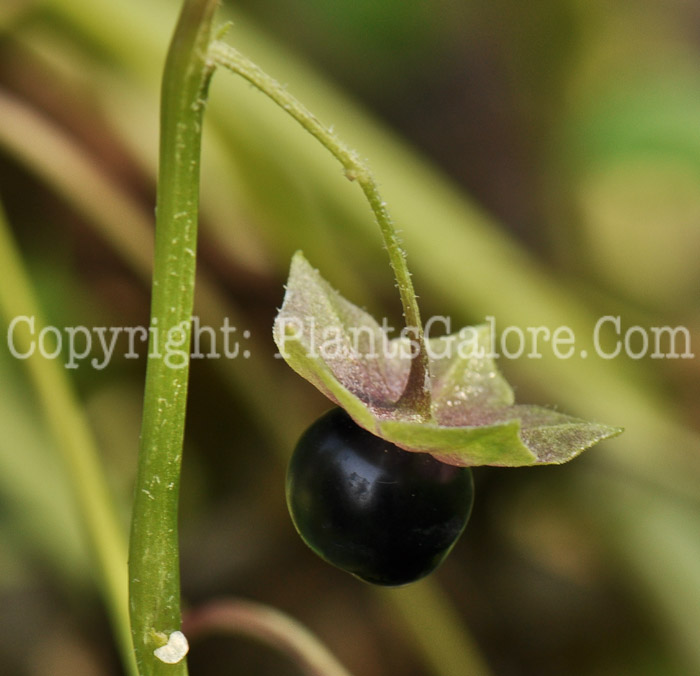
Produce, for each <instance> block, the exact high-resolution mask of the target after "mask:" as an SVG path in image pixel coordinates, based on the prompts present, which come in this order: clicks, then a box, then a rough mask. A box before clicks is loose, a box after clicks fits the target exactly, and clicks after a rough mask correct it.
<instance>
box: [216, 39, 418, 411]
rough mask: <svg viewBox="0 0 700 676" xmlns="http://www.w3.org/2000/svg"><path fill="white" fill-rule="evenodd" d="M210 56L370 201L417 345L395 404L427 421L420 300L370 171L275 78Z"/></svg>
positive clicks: (242, 61) (224, 49)
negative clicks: (286, 118) (305, 135)
mask: <svg viewBox="0 0 700 676" xmlns="http://www.w3.org/2000/svg"><path fill="white" fill-rule="evenodd" d="M209 51H210V55H211V58H212V59H213V60H214V61H215V62H216V63H217V64H219V65H221V66H224V67H225V68H228V69H229V70H231V71H233V72H234V73H237V74H238V75H240V76H241V77H243V78H244V79H246V80H247V81H248V82H250V83H251V84H252V85H253V86H255V87H256V88H257V89H259V90H260V91H261V92H263V93H264V94H265V95H266V96H268V97H269V98H270V99H272V100H273V101H274V102H275V103H276V104H277V105H279V106H280V107H281V108H282V109H283V110H284V111H285V112H286V113H288V114H289V115H291V117H293V118H294V119H295V120H296V121H297V122H298V123H299V124H300V125H301V126H302V127H304V129H306V131H308V132H309V133H310V134H311V135H312V136H313V137H314V138H316V139H317V140H318V141H319V142H320V143H321V144H322V145H323V146H324V147H325V148H326V149H327V150H328V151H329V152H330V153H331V154H332V155H333V156H334V157H335V158H336V159H337V160H338V161H339V162H340V163H341V164H342V165H343V168H344V169H345V175H346V176H347V177H348V178H349V179H350V180H353V181H357V183H358V185H359V186H360V188H361V189H362V192H363V193H364V195H365V197H366V199H367V202H368V203H369V206H370V208H371V209H372V212H373V213H374V217H375V219H376V221H377V224H378V225H379V229H380V230H381V233H382V237H383V239H384V244H385V246H386V249H387V252H388V254H389V262H390V263H391V268H392V270H393V272H394V277H395V278H396V284H397V286H398V289H399V295H400V297H401V305H402V307H403V313H404V319H405V322H406V329H407V331H408V332H409V336H410V338H411V339H412V340H413V341H415V345H416V350H415V356H414V358H413V359H412V361H411V370H410V373H409V378H408V383H407V385H406V388H405V390H404V393H403V395H402V396H401V398H400V399H399V401H398V402H397V405H398V406H404V405H405V406H409V407H410V408H411V409H413V410H417V411H419V412H420V413H421V414H422V415H423V416H424V417H425V418H428V417H430V393H429V390H428V387H427V382H428V358H427V354H426V350H425V344H424V338H423V325H422V323H421V318H420V310H419V309H418V301H417V300H416V293H415V291H414V288H413V282H412V280H411V273H410V272H409V271H408V266H407V265H406V254H405V252H404V250H403V248H402V247H401V243H400V241H399V238H398V235H397V233H396V228H395V227H394V224H393V221H392V219H391V216H390V215H389V211H388V209H387V206H386V203H385V202H384V200H383V199H382V197H381V195H380V194H379V189H378V187H377V182H376V181H375V179H374V177H373V175H372V172H371V171H370V170H369V167H368V166H367V164H366V163H365V162H363V161H362V160H361V159H360V158H359V156H358V155H357V153H356V152H355V151H354V150H352V149H350V148H348V147H347V146H346V145H345V144H344V143H343V142H342V141H341V140H340V139H339V138H338V137H337V136H336V135H335V134H334V133H333V132H332V131H331V130H330V129H328V128H327V127H325V126H324V125H323V124H321V122H319V120H318V119H317V118H316V117H315V116H314V115H313V114H312V113H311V112H310V111H309V110H308V109H307V108H306V107H305V106H304V105H303V104H302V103H301V102H300V101H298V100H297V99H296V98H294V97H293V96H292V95H291V94H290V93H289V92H288V91H287V90H286V89H285V88H284V87H283V86H282V85H280V84H279V82H277V81H276V80H275V79H274V78H272V77H270V76H269V75H268V74H267V73H265V72H264V71H263V70H261V69H260V67H259V66H257V65H256V64H255V63H253V62H252V61H250V60H249V59H247V58H246V57H245V56H243V55H242V54H241V53H240V52H238V51H237V50H236V49H234V48H233V47H231V46H230V45H227V44H225V43H223V42H220V41H214V42H212V43H211V46H210V50H209Z"/></svg>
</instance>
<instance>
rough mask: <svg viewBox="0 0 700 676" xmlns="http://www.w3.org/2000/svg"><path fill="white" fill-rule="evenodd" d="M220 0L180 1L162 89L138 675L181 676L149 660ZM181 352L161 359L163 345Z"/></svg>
mask: <svg viewBox="0 0 700 676" xmlns="http://www.w3.org/2000/svg"><path fill="white" fill-rule="evenodd" d="M217 1H218V0H185V3H184V5H183V8H182V12H181V14H180V18H179V20H178V24H177V27H176V29H175V34H174V36H173V39H172V42H171V44H170V49H169V52H168V57H167V60H166V64H165V71H164V74H163V84H162V92H161V139H160V163H159V175H158V195H157V208H156V241H155V256H154V270H153V286H152V290H153V295H152V299H151V327H152V328H154V329H157V333H156V331H152V332H151V334H150V341H149V356H148V364H147V371H146V387H145V395H144V409H143V421H142V428H141V443H140V449H139V466H138V475H137V479H136V492H135V496H134V511H133V517H132V524H131V541H130V551H129V592H130V611H131V630H132V636H133V641H134V649H135V651H136V658H137V663H138V667H139V670H140V673H141V674H142V676H158V675H159V674H165V673H167V674H172V675H173V676H184V675H185V674H187V666H186V662H185V660H182V661H181V662H179V663H178V664H176V665H167V664H164V663H163V662H162V661H161V660H160V659H159V658H158V657H156V656H155V655H154V652H153V651H154V650H155V649H157V648H159V647H161V646H162V645H163V644H164V643H165V642H166V641H167V639H168V637H169V636H170V634H171V633H172V632H174V631H176V630H179V627H180V622H181V618H180V571H179V553H178V523H177V514H178V495H179V485H180V465H181V458H182V444H183V438H184V428H185V409H186V402H187V379H188V372H189V343H190V331H191V318H192V310H193V304H194V280H195V255H196V248H197V215H198V208H199V161H200V149H201V134H202V132H201V129H202V116H203V112H204V105H205V97H206V92H207V87H208V83H209V79H210V76H211V70H212V67H211V64H210V63H209V62H208V60H207V49H208V46H209V41H210V33H211V22H212V18H213V14H214V11H215V9H216V6H217ZM166 340H167V341H170V344H171V345H172V344H175V342H176V343H177V345H178V346H179V347H181V348H182V349H181V351H180V352H179V353H178V355H177V358H172V357H173V355H172V354H171V355H170V358H169V357H167V356H164V354H163V353H162V351H163V346H164V345H165V341H166Z"/></svg>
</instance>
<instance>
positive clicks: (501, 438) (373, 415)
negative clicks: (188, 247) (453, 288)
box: [274, 252, 621, 467]
mask: <svg viewBox="0 0 700 676" xmlns="http://www.w3.org/2000/svg"><path fill="white" fill-rule="evenodd" d="M274 337H275V342H276V343H277V347H278V349H279V351H280V354H281V355H282V357H283V358H284V359H285V360H286V361H287V363H288V364H289V365H290V366H291V367H292V368H293V369H294V370H295V371H296V372H297V373H299V374H300V375H301V376H302V377H304V378H306V379H307V380H308V381H309V382H311V383H312V384H313V385H315V386H316V387H317V388H318V389H319V390H320V391H321V392H323V393H324V394H325V395H326V396H327V397H328V398H329V399H330V400H331V401H333V402H335V403H336V404H338V405H339V406H342V407H343V408H344V409H345V410H346V411H347V412H348V413H349V414H350V416H351V417H352V418H353V419H354V420H355V422H357V424H358V425H360V426H362V427H364V428H365V429H367V430H369V431H370V432H372V433H373V434H376V435H377V436H379V437H382V438H383V439H386V440H387V441H390V442H391V443H394V444H396V445H397V446H400V447H401V448H405V449H406V450H409V451H415V452H423V453H430V454H431V455H433V456H434V457H436V458H437V459H439V460H441V461H443V462H446V463H449V464H454V465H464V466H468V465H471V466H474V465H497V466H503V467H517V466H523V465H538V464H558V463H563V462H567V461H568V460H571V459H572V458H574V457H575V456H577V455H578V454H579V453H580V452H581V451H583V450H585V449H586V448H588V447H589V446H592V445H593V444H595V443H597V442H598V441H601V440H602V439H606V438H608V437H612V436H615V435H617V434H619V433H620V432H621V430H620V429H619V428H614V427H608V426H606V425H599V424H596V423H589V422H586V421H584V420H579V419H578V418H572V417H571V416H567V415H563V414H561V413H558V412H557V411H553V410H550V409H547V408H542V407H538V406H522V405H516V404H515V403H514V397H513V391H512V389H511V387H510V385H508V383H507V381H506V380H505V379H504V378H503V376H502V375H501V374H500V372H499V371H498V369H497V368H496V364H495V362H494V358H493V355H492V354H491V351H490V350H491V348H490V345H491V336H490V331H489V328H488V327H487V326H473V327H466V328H464V329H462V331H460V332H459V333H457V334H453V335H450V336H442V337H439V338H430V339H428V340H427V341H426V350H427V352H428V360H429V364H430V392H431V418H430V420H428V421H426V420H424V419H423V417H422V416H421V415H420V414H419V412H418V411H412V410H407V409H406V408H405V407H403V406H402V407H398V406H397V405H396V402H397V401H398V400H399V398H400V396H401V394H402V392H403V390H404V387H405V386H406V383H407V380H408V373H409V368H410V363H411V357H412V352H411V348H412V345H411V341H410V340H409V338H408V337H405V336H399V337H397V338H392V339H389V337H388V336H387V333H386V331H384V330H383V329H382V327H381V326H379V324H378V323H377V322H376V321H375V320H374V318H373V317H371V316H370V315H369V314H367V313H366V312H364V310H361V309H360V308H358V307H357V306H355V305H353V304H352V303H350V302H348V301H347V300H345V299H344V298H343V297H342V296H341V295H340V294H339V293H338V292H337V291H335V290H334V289H333V288H332V287H331V286H330V284H328V282H326V281H325V280H324V279H323V278H322V277H321V275H320V274H319V273H318V271H317V270H315V269H314V268H312V267H311V265H309V263H308V262H307V261H306V259H305V258H304V256H303V255H302V254H301V253H300V252H297V253H296V254H295V255H294V257H293V259H292V265H291V270H290V273H289V280H288V282H287V290H286V293H285V297H284V302H283V304H282V308H281V309H280V312H279V314H278V315H277V318H276V320H275V326H274Z"/></svg>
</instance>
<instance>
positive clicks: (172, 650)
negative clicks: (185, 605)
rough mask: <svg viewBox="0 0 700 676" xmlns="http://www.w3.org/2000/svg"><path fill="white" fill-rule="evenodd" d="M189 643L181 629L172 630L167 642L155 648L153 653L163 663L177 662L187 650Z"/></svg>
mask: <svg viewBox="0 0 700 676" xmlns="http://www.w3.org/2000/svg"><path fill="white" fill-rule="evenodd" d="M189 649H190V645H189V643H188V642H187V638H185V635H184V634H183V633H182V632H181V631H174V632H173V633H172V634H170V636H169V637H168V642H167V643H166V644H165V645H162V646H161V647H160V648H156V649H155V650H154V651H153V654H154V655H155V656H156V657H157V658H158V659H159V660H160V661H161V662H164V663H165V664H177V663H178V662H180V660H182V658H183V657H184V656H185V655H187V653H188V652H189Z"/></svg>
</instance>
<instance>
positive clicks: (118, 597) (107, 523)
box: [0, 208, 136, 674]
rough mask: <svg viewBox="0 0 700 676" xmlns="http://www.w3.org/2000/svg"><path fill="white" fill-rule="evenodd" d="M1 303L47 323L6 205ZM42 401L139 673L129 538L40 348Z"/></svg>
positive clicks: (58, 376)
mask: <svg viewBox="0 0 700 676" xmlns="http://www.w3.org/2000/svg"><path fill="white" fill-rule="evenodd" d="M0 269H1V270H2V271H3V280H2V284H0V308H2V313H3V315H4V318H5V320H6V321H7V322H8V323H9V322H11V321H12V320H13V318H15V317H18V316H29V317H35V318H36V325H35V331H36V332H37V333H38V332H39V331H40V330H41V328H42V327H43V326H44V324H43V322H42V321H41V319H40V317H41V313H40V312H39V308H38V304H37V302H36V300H35V298H34V293H33V291H32V288H31V285H30V282H29V279H28V277H27V275H26V273H25V271H24V268H23V265H22V261H21V257H20V255H19V253H18V251H17V249H16V247H15V244H14V242H13V239H12V235H11V232H10V229H9V226H8V224H7V223H6V221H5V216H4V212H3V211H2V210H1V208H0ZM18 326H19V327H22V330H20V329H18V330H17V331H15V333H14V336H15V340H16V343H15V344H16V346H17V347H18V349H19V350H20V352H22V353H26V352H28V351H29V349H30V347H31V341H32V338H31V336H30V334H29V331H28V329H27V326H26V323H22V324H19V325H18ZM26 366H27V369H28V372H29V376H30V379H31V381H32V383H33V385H34V388H35V390H36V394H37V398H38V400H39V403H40V406H41V408H42V409H43V411H44V415H45V416H46V419H47V422H48V425H49V428H50V430H51V432H52V434H53V436H54V437H55V440H56V445H57V448H58V450H59V451H60V453H61V456H62V459H63V463H64V466H65V469H66V473H67V476H68V480H69V481H70V485H71V489H72V491H73V494H74V498H75V501H76V504H77V507H78V510H79V513H80V515H81V517H82V519H83V527H84V529H85V536H86V539H87V541H88V542H89V544H90V550H91V554H92V556H93V558H94V561H95V566H96V578H97V582H98V585H99V587H100V589H101V590H102V594H103V597H104V601H105V604H106V606H107V609H108V612H109V615H110V618H111V622H112V626H113V629H114V632H115V635H116V638H117V641H118V644H119V647H120V649H121V654H122V660H123V663H124V667H125V668H126V669H127V670H128V671H129V672H130V673H132V674H135V673H136V666H135V663H134V660H133V650H132V647H131V635H130V632H129V613H128V604H127V572H126V559H127V554H126V538H125V532H124V528H123V527H122V524H121V523H119V520H118V518H117V516H116V512H115V509H114V505H113V503H112V498H111V491H110V488H109V486H108V484H107V481H106V479H105V476H104V473H103V469H102V467H101V464H100V459H99V454H98V451H97V448H96V445H95V442H94V439H93V436H92V432H91V430H90V429H89V426H88V423H87V421H86V419H85V417H84V415H83V413H82V410H81V407H80V404H79V402H78V401H77V399H76V397H75V394H74V392H73V390H72V387H71V385H70V381H69V380H68V378H67V377H66V372H65V371H64V370H63V369H62V368H61V366H60V364H59V363H58V362H56V361H53V360H48V359H45V358H43V357H42V356H41V355H40V354H39V352H38V351H37V352H35V353H34V354H33V355H32V356H31V357H29V358H28V359H27V361H26Z"/></svg>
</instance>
